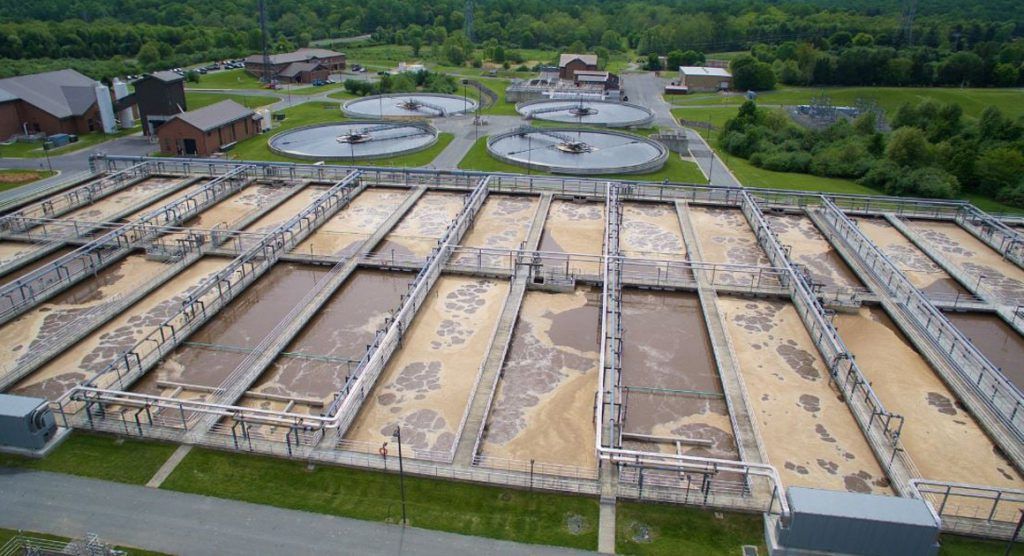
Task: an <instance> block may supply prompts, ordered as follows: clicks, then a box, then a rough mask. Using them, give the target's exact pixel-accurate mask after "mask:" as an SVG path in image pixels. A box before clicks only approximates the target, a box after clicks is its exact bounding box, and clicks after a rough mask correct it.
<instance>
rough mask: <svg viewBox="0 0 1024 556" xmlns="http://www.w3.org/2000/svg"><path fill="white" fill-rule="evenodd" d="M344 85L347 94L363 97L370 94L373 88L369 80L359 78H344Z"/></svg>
mask: <svg viewBox="0 0 1024 556" xmlns="http://www.w3.org/2000/svg"><path fill="white" fill-rule="evenodd" d="M344 86H345V91H347V92H348V93H349V94H353V95H356V96H361V97H365V96H366V95H369V94H372V93H373V92H374V89H375V87H374V85H373V83H370V82H369V81H363V80H360V79H346V80H345V83H344Z"/></svg>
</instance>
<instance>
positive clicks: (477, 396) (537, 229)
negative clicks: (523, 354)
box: [454, 193, 552, 466]
mask: <svg viewBox="0 0 1024 556" xmlns="http://www.w3.org/2000/svg"><path fill="white" fill-rule="evenodd" d="M551 199H552V195H551V194H550V193H545V194H544V195H542V196H541V200H540V203H538V205H537V211H536V212H535V213H534V215H533V221H532V222H531V223H530V231H529V232H528V233H527V235H526V241H525V243H526V246H525V250H526V251H535V250H536V249H537V246H538V245H539V244H540V236H541V230H543V229H544V222H545V220H547V215H548V209H549V208H550V207H551ZM527 280H529V270H528V269H527V268H526V267H521V266H520V267H517V268H516V270H515V272H514V273H513V275H512V285H511V287H510V288H509V291H508V296H507V297H506V298H505V305H504V307H502V309H501V316H500V317H499V319H498V326H497V328H496V329H495V332H494V336H493V337H492V338H491V345H490V346H489V348H488V350H487V358H486V359H485V360H484V364H483V366H482V367H481V371H480V380H479V381H478V382H477V389H476V392H474V393H473V398H472V401H471V402H470V404H471V405H470V410H469V417H468V418H467V419H466V426H465V427H464V428H463V432H462V436H461V437H460V438H459V439H458V442H459V445H458V447H457V448H456V451H455V460H454V462H455V464H456V465H466V466H469V465H472V464H473V459H474V458H475V457H476V455H477V454H476V449H477V448H478V445H477V442H478V440H479V439H480V435H481V432H482V430H483V426H484V423H485V422H486V420H487V414H488V412H489V411H490V402H491V397H492V395H493V394H494V390H495V388H497V385H498V378H499V377H500V376H501V367H502V365H504V363H505V354H506V353H507V352H508V348H509V345H510V344H511V343H512V331H513V329H514V328H515V324H516V319H517V318H518V316H519V308H520V306H522V304H523V297H524V296H525V295H526V282H527ZM468 433H472V434H468Z"/></svg>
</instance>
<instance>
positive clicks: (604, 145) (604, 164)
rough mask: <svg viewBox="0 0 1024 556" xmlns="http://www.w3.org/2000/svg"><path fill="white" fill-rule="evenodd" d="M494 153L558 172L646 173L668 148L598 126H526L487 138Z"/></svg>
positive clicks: (659, 164)
mask: <svg viewBox="0 0 1024 556" xmlns="http://www.w3.org/2000/svg"><path fill="white" fill-rule="evenodd" d="M487 151H488V152H489V153H490V154H491V156H493V157H495V158H497V159H498V160H501V161H503V162H507V163H510V164H516V165H518V166H523V167H525V168H532V169H534V170H539V171H542V172H551V173H555V174H644V173H648V172H655V171H657V170H660V169H661V167H662V166H664V165H665V161H666V160H668V149H667V148H665V146H664V145H662V144H661V143H658V142H656V141H651V140H650V139H647V138H644V137H639V136H636V135H629V134H627V133H619V132H616V131H603V130H594V129H574V128H557V129H554V128H553V129H543V128H534V127H523V128H519V129H516V130H513V131H509V132H505V133H500V134H498V135H493V136H491V137H490V138H489V139H488V140H487Z"/></svg>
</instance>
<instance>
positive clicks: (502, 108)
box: [477, 77, 519, 116]
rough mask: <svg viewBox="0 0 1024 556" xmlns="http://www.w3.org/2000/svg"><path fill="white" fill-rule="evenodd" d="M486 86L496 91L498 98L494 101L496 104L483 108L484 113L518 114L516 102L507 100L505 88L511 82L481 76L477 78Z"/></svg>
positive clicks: (497, 114)
mask: <svg viewBox="0 0 1024 556" xmlns="http://www.w3.org/2000/svg"><path fill="white" fill-rule="evenodd" d="M477 81H479V82H480V83H482V84H483V86H484V87H487V88H488V89H490V90H492V91H494V93H495V94H496V95H498V99H497V100H495V101H494V104H492V105H491V106H489V107H488V108H486V109H485V110H482V111H481V113H482V114H485V115H486V114H492V115H495V116H518V115H519V113H518V112H516V105H515V103H514V102H506V101H505V88H506V87H508V86H509V84H510V82H509V81H505V80H503V79H495V78H493V77H492V78H486V77H481V78H479V79H477Z"/></svg>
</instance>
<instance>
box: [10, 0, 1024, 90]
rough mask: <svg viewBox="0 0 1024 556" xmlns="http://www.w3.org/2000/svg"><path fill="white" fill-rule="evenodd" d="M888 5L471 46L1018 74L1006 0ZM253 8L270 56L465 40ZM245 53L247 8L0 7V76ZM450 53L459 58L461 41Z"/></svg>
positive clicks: (781, 76)
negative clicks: (345, 40)
mask: <svg viewBox="0 0 1024 556" xmlns="http://www.w3.org/2000/svg"><path fill="white" fill-rule="evenodd" d="M902 4H903V2H901V1H899V0H875V1H870V0H855V1H852V2H851V1H846V0H805V1H802V2H795V1H768V0H749V1H728V0H646V1H643V2H639V1H636V0H607V1H600V0H544V1H540V0H477V2H476V7H475V9H474V22H475V24H474V28H473V37H472V38H473V40H474V41H475V42H476V44H483V43H486V42H488V41H490V42H491V43H492V44H493V43H494V42H497V43H499V44H501V45H503V47H504V48H510V49H515V48H542V49H558V48H565V47H570V46H576V47H578V46H583V47H584V48H586V49H588V50H594V49H597V48H599V47H600V48H603V49H607V50H609V51H617V50H627V49H629V50H633V51H635V52H637V53H638V54H640V55H648V54H661V55H666V54H668V53H670V52H673V51H688V50H693V51H698V52H716V51H729V50H748V49H752V57H753V58H754V61H755V62H756V64H751V65H752V67H754V68H756V69H758V70H759V71H760V72H761V73H762V74H763V73H764V67H763V66H759V65H757V64H766V65H769V66H771V68H772V70H773V71H772V73H773V76H774V77H775V79H777V80H778V81H781V82H784V83H800V84H827V83H848V84H867V83H887V84H928V83H937V84H961V83H969V84H973V85H1001V84H1007V83H1009V82H1010V81H1013V82H1014V83H1016V80H1017V79H1019V74H1020V71H1019V69H1020V68H1019V66H1020V63H1021V60H1020V57H1021V53H1022V50H1024V48H1022V47H1021V46H1020V41H1019V40H1017V41H1016V42H1014V41H1015V39H1019V38H1020V37H1021V36H1024V11H1022V10H1020V9H1019V7H1020V6H1019V2H1018V1H1017V0H986V1H978V0H974V1H956V0H921V1H919V2H918V8H917V17H916V19H915V22H914V25H913V27H912V29H911V31H912V32H911V33H910V34H909V37H908V33H906V32H905V29H903V24H902V21H903V17H902ZM267 6H268V16H269V20H270V35H271V42H272V44H273V46H274V48H275V49H277V50H281V49H286V48H292V47H294V46H297V45H298V46H301V45H306V44H308V43H309V42H310V41H312V40H317V39H324V38H332V37H344V36H355V35H360V34H372V35H373V37H374V40H377V41H380V42H397V43H404V44H411V45H413V46H414V47H418V45H423V46H438V45H443V44H444V43H446V41H447V42H451V43H455V44H456V45H458V44H459V43H465V42H466V39H465V37H463V36H462V32H461V31H462V29H463V28H464V24H465V13H464V7H465V3H464V1H463V0H375V1H374V2H362V1H356V0H267ZM908 39H910V40H912V41H913V47H910V46H909V45H908ZM258 45H259V32H258V31H257V10H256V0H221V1H219V2H207V1H205V0H180V1H177V2H166V1H164V0H38V1H35V2H24V1H22V0H19V1H15V0H0V59H2V60H0V72H4V73H6V74H11V73H21V72H25V71H37V70H39V69H47V68H49V67H57V66H60V65H63V66H67V65H71V66H73V67H77V68H80V69H82V70H84V71H86V72H87V73H90V74H92V75H95V76H97V77H105V76H109V75H113V74H116V73H123V72H125V71H131V70H133V69H135V70H140V69H154V68H160V67H173V66H180V65H184V64H187V63H189V62H198V61H202V60H210V59H219V58H228V57H236V56H240V55H244V54H249V53H251V52H253V51H254V50H256V48H257V47H258ZM1013 45H1016V46H1013ZM458 50H460V51H462V55H461V56H459V57H462V58H466V57H467V56H465V52H464V51H465V48H464V46H463V47H462V48H460V49H458ZM438 51H440V52H445V51H447V52H452V53H454V54H456V55H458V54H459V52H458V51H457V49H454V48H449V49H447V50H446V49H438ZM55 60H60V61H59V62H57V61H55ZM466 61H469V60H466ZM979 61H980V62H981V69H980V70H979V69H977V68H974V66H975V65H977V64H976V63H977V62H979ZM999 64H1003V66H1001V67H999V68H998V71H997V68H996V66H997V65H999ZM1010 66H1013V68H1012V69H1014V70H1017V71H1016V73H1015V74H1013V75H1011V72H1010V71H1009V69H1010ZM762 76H763V75H762ZM1011 78H1014V79H1011Z"/></svg>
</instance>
